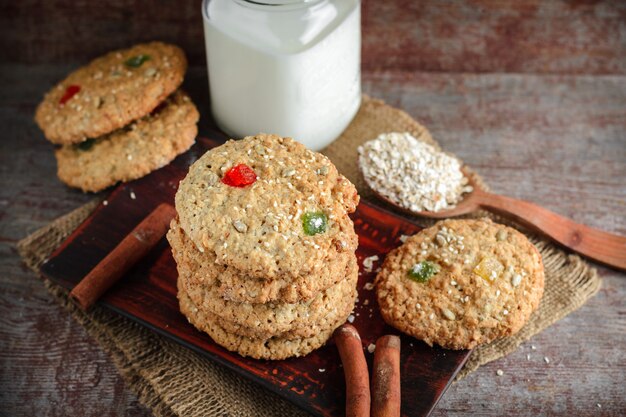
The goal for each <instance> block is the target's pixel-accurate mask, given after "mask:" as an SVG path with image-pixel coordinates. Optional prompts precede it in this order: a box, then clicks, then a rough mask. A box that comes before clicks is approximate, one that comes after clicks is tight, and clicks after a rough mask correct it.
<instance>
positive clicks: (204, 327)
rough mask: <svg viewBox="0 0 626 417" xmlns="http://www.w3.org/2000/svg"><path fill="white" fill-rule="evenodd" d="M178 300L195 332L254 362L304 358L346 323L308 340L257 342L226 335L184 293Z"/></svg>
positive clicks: (285, 339)
mask: <svg viewBox="0 0 626 417" xmlns="http://www.w3.org/2000/svg"><path fill="white" fill-rule="evenodd" d="M178 300H179V303H180V311H181V312H182V313H183V314H184V315H185V316H186V317H187V320H188V321H189V323H191V324H192V325H194V326H195V327H196V328H197V329H198V330H200V331H202V332H205V333H207V334H208V335H209V336H210V337H211V338H212V339H213V341H215V343H217V344H219V345H221V346H223V347H224V348H226V349H228V350H230V351H234V352H237V353H239V354H240V355H242V356H248V357H251V358H255V359H270V360H280V359H286V358H290V357H298V356H304V355H306V354H308V353H310V352H312V351H314V350H315V349H318V348H320V347H322V346H323V345H324V344H325V343H326V341H327V340H328V339H330V337H331V336H332V334H333V332H334V330H335V329H336V328H337V327H339V326H340V325H341V324H342V323H344V322H345V320H346V318H345V317H343V318H341V319H338V320H337V321H336V322H335V323H333V324H332V325H331V326H330V327H329V328H328V329H326V330H322V331H320V332H319V333H317V334H316V335H314V336H312V337H308V338H295V339H289V338H282V337H270V338H266V339H257V338H250V337H245V336H239V335H235V334H232V333H228V332H227V331H226V330H224V328H222V327H221V326H220V325H219V324H217V323H215V322H214V321H213V320H212V316H211V315H210V314H207V313H204V312H203V311H201V310H200V309H198V307H196V305H195V304H194V303H193V301H191V299H190V298H189V297H188V296H187V294H186V293H185V292H184V291H179V292H178Z"/></svg>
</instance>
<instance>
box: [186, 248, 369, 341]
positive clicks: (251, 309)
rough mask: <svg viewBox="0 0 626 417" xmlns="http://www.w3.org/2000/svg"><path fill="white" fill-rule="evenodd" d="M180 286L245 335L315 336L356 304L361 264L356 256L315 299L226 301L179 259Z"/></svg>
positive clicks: (208, 310)
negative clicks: (199, 280)
mask: <svg viewBox="0 0 626 417" xmlns="http://www.w3.org/2000/svg"><path fill="white" fill-rule="evenodd" d="M177 269H178V281H179V288H184V289H185V291H186V293H187V295H188V296H189V297H190V298H191V300H192V301H193V302H194V304H195V305H196V306H197V307H198V308H200V309H201V310H202V311H204V312H207V313H211V314H214V315H216V316H218V317H220V318H221V319H222V323H230V324H232V326H227V325H223V327H224V328H225V329H226V330H228V331H230V332H233V333H237V334H244V333H245V334H244V335H246V336H250V335H253V336H256V337H261V336H264V337H269V336H276V335H280V334H283V333H287V332H294V331H295V330H298V332H297V333H293V334H297V335H298V336H305V337H308V336H312V335H313V334H315V331H314V329H315V328H319V327H322V328H325V327H327V326H328V322H329V321H330V322H334V321H335V320H336V319H337V318H338V317H339V316H344V317H345V316H347V315H348V314H349V313H350V311H352V309H353V307H354V300H355V298H356V295H357V293H356V282H357V279H358V267H357V263H356V257H355V258H353V259H352V260H351V262H350V263H349V264H348V265H347V266H346V267H344V271H343V272H342V273H341V275H342V277H343V278H344V279H343V280H341V281H340V282H339V283H338V284H335V285H333V286H332V287H330V288H327V289H325V290H324V291H322V292H320V293H319V294H318V295H317V296H316V297H315V298H313V299H312V300H309V301H305V302H298V303H278V302H272V303H267V304H250V303H237V302H233V301H227V300H225V299H223V298H221V297H220V296H219V295H216V294H215V292H214V291H212V288H211V286H210V285H209V286H207V285H198V280H197V279H196V278H195V277H194V274H196V273H198V271H199V270H198V269H197V266H196V265H190V264H181V263H178V262H177Z"/></svg>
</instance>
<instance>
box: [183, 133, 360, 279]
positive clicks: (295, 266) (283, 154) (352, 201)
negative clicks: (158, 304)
mask: <svg viewBox="0 0 626 417" xmlns="http://www.w3.org/2000/svg"><path fill="white" fill-rule="evenodd" d="M358 199H359V197H358V194H357V192H356V189H355V187H354V185H353V184H352V183H351V182H350V181H348V180H347V179H346V178H345V177H344V176H342V175H341V174H339V172H337V168H335V166H334V165H333V163H332V162H331V161H330V160H329V159H328V158H327V157H325V156H324V155H322V154H320V153H317V152H313V151H310V150H308V149H307V148H306V147H305V146H304V145H302V144H300V143H298V142H296V141H295V140H293V139H291V138H283V137H280V136H277V135H266V134H259V135H256V136H249V137H246V138H244V139H242V140H231V141H228V142H226V143H225V144H223V145H221V146H219V147H216V148H213V149H211V150H210V151H208V152H207V153H206V154H204V155H203V156H202V157H201V158H200V159H198V160H197V161H196V162H195V163H194V164H193V165H192V166H191V167H190V169H189V173H188V174H187V176H186V177H185V179H183V180H182V181H181V183H180V186H179V188H178V192H177V193H176V211H177V213H178V217H179V221H180V227H181V228H182V230H183V231H184V232H185V235H186V236H187V237H188V238H189V239H190V240H191V241H192V242H193V244H194V245H195V247H196V248H197V250H199V251H200V252H211V253H213V254H215V256H216V261H215V262H216V263H218V264H222V265H228V266H231V267H233V268H235V269H237V270H239V271H240V273H241V274H242V275H245V276H248V277H251V278H262V279H266V280H272V279H276V278H292V277H299V276H303V275H304V274H305V273H310V274H311V275H312V276H313V275H314V274H315V273H316V272H317V271H320V270H321V269H322V268H323V266H324V264H325V263H326V262H328V261H330V260H332V259H333V258H334V257H336V256H337V254H338V253H341V252H352V253H354V250H355V249H356V245H357V236H356V234H355V232H354V226H353V224H352V221H351V220H350V218H349V217H348V214H349V213H352V212H353V211H354V210H355V208H356V205H357V203H358Z"/></svg>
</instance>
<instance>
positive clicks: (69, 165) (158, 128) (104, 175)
mask: <svg viewBox="0 0 626 417" xmlns="http://www.w3.org/2000/svg"><path fill="white" fill-rule="evenodd" d="M199 117H200V115H199V113H198V110H197V109H196V106H195V105H194V104H193V102H192V101H191V99H190V98H189V96H187V94H185V93H184V92H182V91H177V92H175V93H174V94H173V95H172V96H170V97H169V98H168V99H167V100H166V101H165V102H163V103H162V105H161V106H159V108H158V109H156V110H155V111H154V112H153V113H151V114H149V115H148V116H145V117H143V118H141V119H139V120H137V121H135V122H133V123H131V124H130V125H129V126H127V127H126V128H124V129H118V130H116V131H114V132H112V133H110V134H107V135H103V136H100V137H98V138H95V139H90V140H88V141H85V142H82V143H79V144H75V145H64V146H61V147H60V148H58V149H57V150H56V151H55V156H56V159H57V174H58V176H59V179H60V180H61V181H63V182H64V183H65V184H67V185H69V186H70V187H75V188H80V189H81V190H83V191H85V192H97V191H101V190H103V189H105V188H108V187H110V186H112V185H115V184H116V183H118V182H120V181H123V182H125V181H130V180H134V179H137V178H140V177H143V176H144V175H146V174H149V173H150V172H152V171H154V170H156V169H159V168H161V167H163V166H165V165H167V164H169V163H170V162H171V161H172V160H173V159H174V158H176V156H178V155H180V154H181V153H183V152H185V151H186V150H188V149H189V148H190V147H191V146H192V145H193V144H194V142H195V140H196V135H197V133H198V126H197V123H198V119H199Z"/></svg>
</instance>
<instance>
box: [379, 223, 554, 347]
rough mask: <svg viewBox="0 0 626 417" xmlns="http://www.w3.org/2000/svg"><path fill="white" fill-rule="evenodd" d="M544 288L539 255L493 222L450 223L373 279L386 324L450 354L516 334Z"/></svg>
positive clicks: (390, 259) (409, 244)
mask: <svg viewBox="0 0 626 417" xmlns="http://www.w3.org/2000/svg"><path fill="white" fill-rule="evenodd" d="M543 289H544V271H543V263H542V260H541V255H540V254H539V251H537V249H536V248H535V246H534V245H533V244H532V243H531V242H530V241H529V240H528V239H527V238H526V236H524V235H523V234H522V233H520V232H518V231H517V230H515V229H512V228H510V227H507V226H504V225H501V224H497V223H494V222H492V221H491V220H489V219H481V220H469V219H467V220H445V221H441V222H438V223H437V224H435V225H434V226H433V227H430V228H428V229H424V230H422V231H421V232H419V233H417V234H416V235H414V236H411V237H410V238H408V239H407V240H406V241H405V242H404V244H403V245H402V246H400V247H399V248H397V249H395V250H393V251H391V252H390V253H389V254H388V255H387V257H386V258H385V262H384V263H383V266H382V268H381V271H380V272H379V274H378V275H377V276H376V294H377V297H378V305H379V307H380V311H381V314H382V316H383V319H384V320H385V321H386V322H387V323H388V324H390V325H391V326H394V327H395V328H397V329H398V330H400V331H402V332H405V333H407V334H409V335H411V336H414V337H415V338H417V339H421V340H423V341H424V342H426V343H428V344H429V345H433V344H438V345H440V346H442V347H444V348H448V349H471V348H473V347H475V346H477V345H479V344H482V343H488V342H491V341H493V340H495V339H497V338H500V337H503V336H509V335H512V334H515V333H517V332H518V331H519V330H520V329H521V328H522V326H523V325H524V324H525V323H526V322H527V321H528V318H529V317H530V315H531V313H532V312H533V311H534V310H535V309H536V308H537V307H538V306H539V302H540V300H541V297H542V295H543Z"/></svg>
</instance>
